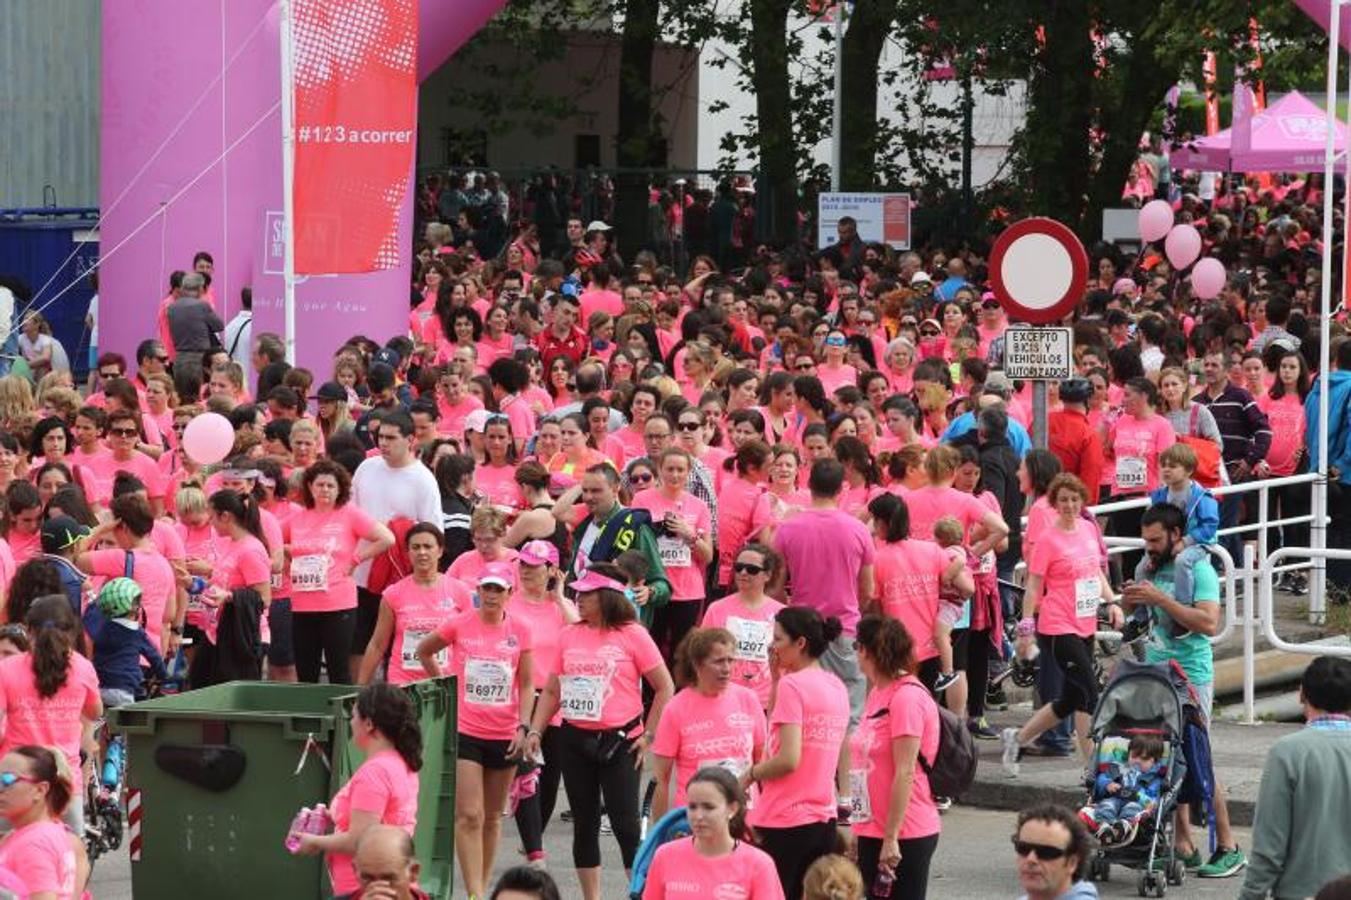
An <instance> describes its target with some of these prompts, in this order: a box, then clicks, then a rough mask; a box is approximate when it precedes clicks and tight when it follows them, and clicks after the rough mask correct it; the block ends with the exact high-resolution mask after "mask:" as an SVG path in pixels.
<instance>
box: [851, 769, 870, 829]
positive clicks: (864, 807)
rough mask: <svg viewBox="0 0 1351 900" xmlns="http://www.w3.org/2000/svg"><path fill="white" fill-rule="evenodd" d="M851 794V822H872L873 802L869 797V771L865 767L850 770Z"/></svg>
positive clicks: (854, 823)
mask: <svg viewBox="0 0 1351 900" xmlns="http://www.w3.org/2000/svg"><path fill="white" fill-rule="evenodd" d="M849 794H850V797H851V798H852V799H851V801H850V806H849V810H850V812H849V824H851V825H857V824H859V823H860V822H871V821H872V818H873V804H872V800H871V798H869V797H868V772H867V771H866V770H865V769H850V770H849Z"/></svg>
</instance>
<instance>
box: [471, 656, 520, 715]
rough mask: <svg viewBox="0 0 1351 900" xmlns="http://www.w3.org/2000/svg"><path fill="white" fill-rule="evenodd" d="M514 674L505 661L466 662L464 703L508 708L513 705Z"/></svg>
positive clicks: (483, 660)
mask: <svg viewBox="0 0 1351 900" xmlns="http://www.w3.org/2000/svg"><path fill="white" fill-rule="evenodd" d="M513 674H514V672H513V671H512V665H511V663H509V662H507V661H506V660H505V659H481V658H479V657H475V656H471V657H469V658H468V659H466V660H465V661H464V701H465V702H466V703H475V704H478V705H479V706H507V705H508V704H510V703H511V679H512V676H513Z"/></svg>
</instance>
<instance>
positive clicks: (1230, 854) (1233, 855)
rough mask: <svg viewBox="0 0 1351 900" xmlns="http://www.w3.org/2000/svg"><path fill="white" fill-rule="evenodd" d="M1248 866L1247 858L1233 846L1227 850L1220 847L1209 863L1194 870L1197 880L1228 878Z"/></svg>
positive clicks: (1236, 846)
mask: <svg viewBox="0 0 1351 900" xmlns="http://www.w3.org/2000/svg"><path fill="white" fill-rule="evenodd" d="M1247 864H1248V858H1247V857H1246V856H1244V855H1243V851H1242V850H1240V849H1238V845H1237V844H1235V845H1234V846H1233V847H1230V848H1229V849H1228V850H1226V849H1224V848H1223V847H1220V848H1219V849H1217V850H1216V851H1215V853H1214V855H1213V856H1211V857H1210V862H1208V863H1206V864H1205V865H1204V866H1201V867H1200V868H1199V869H1197V870H1196V877H1197V878H1229V877H1231V876H1234V875H1237V874H1238V873H1239V872H1241V871H1243V867H1244V866H1246V865H1247Z"/></svg>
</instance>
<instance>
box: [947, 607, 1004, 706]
mask: <svg viewBox="0 0 1351 900" xmlns="http://www.w3.org/2000/svg"><path fill="white" fill-rule="evenodd" d="M992 649H994V648H993V647H992V646H991V644H990V632H989V630H984V631H972V630H971V629H970V628H959V629H958V630H956V631H954V632H953V633H952V662H953V668H954V669H957V670H959V671H962V672H965V673H966V714H967V715H968V716H970V717H971V718H973V719H979V718H980V717H981V716H983V715H985V689H986V688H987V687H988V686H989V684H990V651H991V650H992Z"/></svg>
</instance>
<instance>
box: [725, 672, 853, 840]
mask: <svg viewBox="0 0 1351 900" xmlns="http://www.w3.org/2000/svg"><path fill="white" fill-rule="evenodd" d="M782 725H798V726H801V728H802V756H801V758H800V759H799V761H798V767H797V768H796V769H794V770H793V772H792V774H790V775H785V776H784V777H783V778H775V779H774V780H773V781H766V782H763V783H762V784H761V788H760V798H759V799H758V800H757V801H756V804H755V806H753V807H752V808H751V811H750V822H751V824H752V825H756V826H764V827H765V828H793V827H796V826H798V825H807V824H810V823H813V822H827V821H829V820H831V819H834V818H835V768H836V766H837V765H838V764H839V761H840V745H841V744H842V743H844V739H845V732H846V731H847V730H848V728H849V692H848V691H846V690H845V687H844V682H843V681H840V679H839V678H838V677H837V676H835V675H833V674H831V673H830V672H827V671H826V670H825V669H822V668H821V667H820V666H810V667H808V668H806V669H802V670H801V671H798V672H790V673H788V674H786V675H784V676H782V677H781V678H780V679H779V690H778V693H777V694H776V695H775V698H774V710H773V711H772V712H771V713H770V714H769V728H770V732H769V746H768V749H767V750H766V752H765V756H766V758H768V757H772V756H774V755H775V754H777V753H778V752H779V728H778V726H782Z"/></svg>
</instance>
